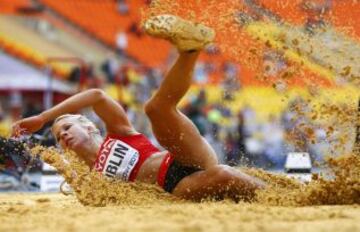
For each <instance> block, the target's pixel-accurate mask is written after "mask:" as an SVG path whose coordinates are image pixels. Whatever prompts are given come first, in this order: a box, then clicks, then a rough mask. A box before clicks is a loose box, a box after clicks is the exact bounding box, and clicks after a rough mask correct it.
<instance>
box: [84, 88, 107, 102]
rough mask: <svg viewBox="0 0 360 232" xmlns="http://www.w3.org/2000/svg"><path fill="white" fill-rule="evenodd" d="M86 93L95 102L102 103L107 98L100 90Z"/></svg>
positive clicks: (90, 90)
mask: <svg viewBox="0 0 360 232" xmlns="http://www.w3.org/2000/svg"><path fill="white" fill-rule="evenodd" d="M87 91H88V92H89V93H90V96H91V98H93V99H96V101H102V100H104V99H106V98H107V97H108V96H107V94H106V93H105V91H104V90H102V89H89V90H87Z"/></svg>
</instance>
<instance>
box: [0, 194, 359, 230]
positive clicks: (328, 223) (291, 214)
mask: <svg viewBox="0 0 360 232" xmlns="http://www.w3.org/2000/svg"><path fill="white" fill-rule="evenodd" d="M0 199H1V200H0V212H1V213H0V221H1V223H0V231H111V230H114V231H317V232H318V231H337V232H340V231H351V232H353V231H360V223H359V222H360V206H315V207H314V206H312V207H269V206H264V205H259V204H247V203H240V204H234V203H230V202H211V203H189V202H187V203H181V202H176V203H175V202H174V203H168V204H158V203H155V204H148V205H141V206H132V207H128V206H125V207H124V206H108V207H87V206H83V205H81V204H80V203H79V202H78V201H77V200H76V198H75V197H73V196H63V195H61V194H15V193H10V194H1V195H0Z"/></svg>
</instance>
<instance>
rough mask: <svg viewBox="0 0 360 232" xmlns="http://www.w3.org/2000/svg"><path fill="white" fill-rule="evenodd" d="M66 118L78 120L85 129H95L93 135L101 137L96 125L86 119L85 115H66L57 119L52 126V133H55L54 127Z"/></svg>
mask: <svg viewBox="0 0 360 232" xmlns="http://www.w3.org/2000/svg"><path fill="white" fill-rule="evenodd" d="M65 118H73V119H76V120H77V121H78V122H79V123H80V125H82V126H84V127H91V128H92V129H94V130H93V131H92V133H94V134H96V135H100V130H99V129H98V128H97V127H96V126H95V124H94V123H93V122H92V121H90V120H89V119H88V118H87V117H85V116H84V115H81V114H64V115H61V116H59V117H57V118H56V119H55V120H54V123H53V125H52V128H51V131H52V132H53V131H54V125H55V124H56V123H57V122H59V121H60V120H63V119H65Z"/></svg>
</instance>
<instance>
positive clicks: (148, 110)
mask: <svg viewBox="0 0 360 232" xmlns="http://www.w3.org/2000/svg"><path fill="white" fill-rule="evenodd" d="M159 107H160V106H159V104H158V103H156V101H153V100H152V99H150V100H149V101H147V102H146V103H145V106H144V111H145V114H146V115H147V116H149V117H151V116H152V115H154V114H158V113H159Z"/></svg>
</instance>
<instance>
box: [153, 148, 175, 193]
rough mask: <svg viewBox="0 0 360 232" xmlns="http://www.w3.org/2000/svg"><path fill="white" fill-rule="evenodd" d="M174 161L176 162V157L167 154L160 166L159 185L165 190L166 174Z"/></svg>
mask: <svg viewBox="0 0 360 232" xmlns="http://www.w3.org/2000/svg"><path fill="white" fill-rule="evenodd" d="M173 160H174V157H173V156H172V155H171V154H170V153H167V154H166V156H165V158H164V159H163V161H162V163H161V165H160V168H159V173H158V177H157V183H158V185H159V186H160V187H161V188H164V185H165V178H166V173H167V171H168V169H169V166H170V164H171V163H172V162H173Z"/></svg>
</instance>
